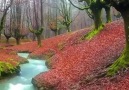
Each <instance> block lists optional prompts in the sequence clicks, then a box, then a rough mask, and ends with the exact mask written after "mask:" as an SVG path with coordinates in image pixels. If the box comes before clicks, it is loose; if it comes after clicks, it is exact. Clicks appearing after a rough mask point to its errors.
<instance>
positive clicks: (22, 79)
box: [0, 53, 48, 90]
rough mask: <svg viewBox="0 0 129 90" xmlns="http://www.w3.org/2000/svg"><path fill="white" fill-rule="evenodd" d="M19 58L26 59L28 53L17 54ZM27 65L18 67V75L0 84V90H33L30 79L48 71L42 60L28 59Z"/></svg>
mask: <svg viewBox="0 0 129 90" xmlns="http://www.w3.org/2000/svg"><path fill="white" fill-rule="evenodd" d="M18 55H19V56H21V57H24V58H27V57H28V55H29V54H28V53H18ZM28 61H29V63H26V64H22V65H20V67H21V72H20V74H19V75H17V76H14V77H12V78H9V79H6V80H3V81H1V82H0V90H35V88H34V87H33V85H32V83H31V79H32V78H33V77H34V76H36V75H37V74H39V73H41V72H45V71H48V68H47V67H46V65H45V61H44V60H34V59H28Z"/></svg>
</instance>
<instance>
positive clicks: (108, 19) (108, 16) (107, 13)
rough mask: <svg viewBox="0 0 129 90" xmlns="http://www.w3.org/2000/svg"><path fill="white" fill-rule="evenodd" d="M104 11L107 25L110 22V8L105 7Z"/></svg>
mask: <svg viewBox="0 0 129 90" xmlns="http://www.w3.org/2000/svg"><path fill="white" fill-rule="evenodd" d="M105 11H106V19H107V23H109V22H111V9H110V7H105Z"/></svg>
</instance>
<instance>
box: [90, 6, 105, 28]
mask: <svg viewBox="0 0 129 90" xmlns="http://www.w3.org/2000/svg"><path fill="white" fill-rule="evenodd" d="M101 11H102V8H97V9H92V12H93V15H94V25H95V29H99V27H101V26H102V24H103V23H102V19H101Z"/></svg>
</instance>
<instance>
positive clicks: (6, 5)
mask: <svg viewBox="0 0 129 90" xmlns="http://www.w3.org/2000/svg"><path fill="white" fill-rule="evenodd" d="M8 2H9V3H8ZM12 4H13V0H10V1H6V0H5V1H4V10H3V15H2V18H1V20H0V39H1V33H2V30H3V28H4V24H5V19H6V15H7V11H8V10H9V8H10V7H11V5H12ZM2 8H3V7H2Z"/></svg>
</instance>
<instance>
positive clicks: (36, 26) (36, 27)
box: [28, 0, 44, 47]
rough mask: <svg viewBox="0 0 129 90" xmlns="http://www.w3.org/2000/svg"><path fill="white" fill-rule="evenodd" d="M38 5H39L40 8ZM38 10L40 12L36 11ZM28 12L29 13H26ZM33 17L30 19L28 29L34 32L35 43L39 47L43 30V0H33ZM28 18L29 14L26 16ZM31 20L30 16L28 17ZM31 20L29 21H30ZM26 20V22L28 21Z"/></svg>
mask: <svg viewBox="0 0 129 90" xmlns="http://www.w3.org/2000/svg"><path fill="white" fill-rule="evenodd" d="M38 5H40V10H39V7H38ZM38 11H40V12H38ZM28 14H30V13H28ZM33 14H34V15H33V19H32V23H31V25H28V26H29V30H30V31H31V32H32V33H34V34H35V36H36V37H37V44H38V46H39V47H41V45H42V42H41V35H42V32H43V30H44V28H43V21H44V20H43V0H38V1H36V0H33ZM28 19H29V16H28ZM30 20H31V17H30ZM30 22H31V21H30ZM30 22H29V21H28V23H30Z"/></svg>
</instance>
